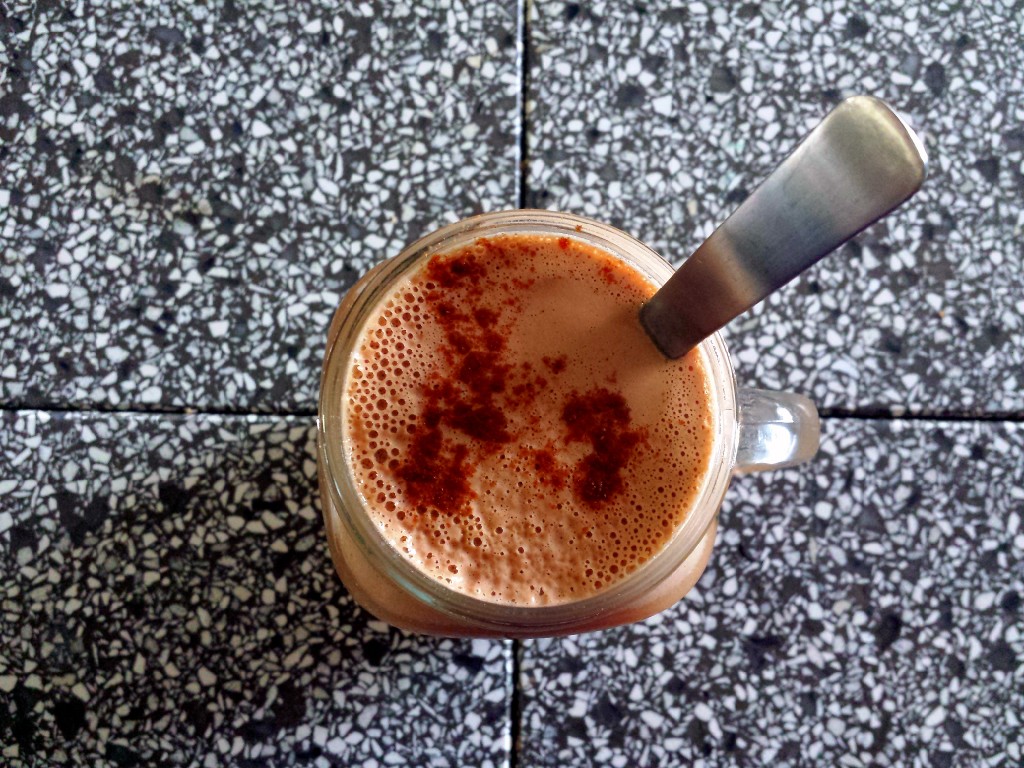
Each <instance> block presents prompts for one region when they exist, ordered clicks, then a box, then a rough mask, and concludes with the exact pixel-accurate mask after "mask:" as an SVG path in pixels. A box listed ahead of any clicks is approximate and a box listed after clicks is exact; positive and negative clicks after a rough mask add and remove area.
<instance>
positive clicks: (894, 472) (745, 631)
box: [519, 419, 1024, 768]
mask: <svg viewBox="0 0 1024 768" xmlns="http://www.w3.org/2000/svg"><path fill="white" fill-rule="evenodd" d="M1022 427H1024V425H1021V424H1004V423H994V422H993V423H981V424H978V423H965V422H937V423H924V422H906V421H870V420H867V421H865V420H845V419H843V420H829V421H827V422H826V423H825V429H824V435H823V441H822V447H821V453H820V456H819V458H818V459H817V460H816V461H815V462H814V463H812V464H810V465H807V466H805V467H804V468H803V469H800V470H787V471H785V472H782V473H777V474H764V475H748V476H746V477H743V478H740V479H738V480H737V481H736V482H735V483H734V485H733V487H732V488H731V489H730V491H729V495H728V497H727V501H726V504H725V507H724V508H723V511H722V515H721V526H720V528H719V534H718V542H717V547H716V550H715V552H714V554H713V555H712V559H711V563H710V565H709V568H708V570H707V571H706V573H705V575H704V576H703V578H702V579H701V581H700V582H699V583H698V586H697V588H696V590H695V591H694V592H692V593H691V594H690V595H689V596H688V597H687V598H686V599H685V600H683V601H682V602H681V603H679V604H678V605H676V606H675V607H673V608H672V609H670V610H669V611H667V612H665V613H663V614H662V615H661V616H659V617H655V618H654V619H651V620H648V621H647V622H644V623H641V624H638V625H634V626H632V627H627V628H620V629H617V630H613V631H608V632H603V633H596V634H591V635H581V636H576V637H570V638H566V639H559V640H546V641H532V642H529V643H527V644H525V646H524V653H523V659H522V677H521V683H522V686H523V708H522V709H523V723H522V734H521V741H522V754H521V757H520V761H519V765H521V766H524V768H525V767H526V766H540V765H551V766H556V765H557V766H565V765H592V764H602V765H613V766H634V765H704V766H732V765H744V766H746V765H786V766H790V765H793V766H795V765H837V766H869V765H893V766H896V765H900V766H918V765H920V766H934V765H938V766H952V765H956V766H982V765H1020V764H1021V761H1022V759H1024V736H1022V734H1024V727H1022V722H1024V698H1022V697H1021V690H1022V682H1024V616H1022V609H1021V593H1022V592H1024V527H1022V524H1021V522H1022V518H1024V490H1022V488H1024V465H1022V463H1021V459H1020V457H1021V455H1022V452H1024V428H1022Z"/></svg>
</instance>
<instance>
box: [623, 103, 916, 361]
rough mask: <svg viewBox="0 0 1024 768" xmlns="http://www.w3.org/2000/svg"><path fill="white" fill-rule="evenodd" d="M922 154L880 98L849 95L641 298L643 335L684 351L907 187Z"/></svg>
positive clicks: (912, 186)
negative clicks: (658, 285)
mask: <svg viewBox="0 0 1024 768" xmlns="http://www.w3.org/2000/svg"><path fill="white" fill-rule="evenodd" d="M927 162H928V156H927V154H926V153H925V149H924V145H923V144H922V142H921V140H920V139H919V138H918V137H917V136H916V135H915V134H914V131H913V130H911V128H910V126H908V125H907V124H906V123H905V122H903V120H902V119H901V118H900V117H899V116H898V115H897V114H896V113H895V112H894V111H893V110H892V109H890V108H889V107H888V106H887V105H886V104H885V103H884V102H882V101H880V100H879V99H876V98H873V97H871V96H854V97H852V98H849V99H846V100H845V101H843V102H842V103H840V104H839V106H837V107H836V108H835V109H833V110H832V111H831V112H830V113H829V114H828V115H827V116H826V117H825V119H824V120H822V121H821V123H819V124H818V126H817V127H816V128H815V129H814V130H813V131H811V133H810V135H808V136H807V138H806V139H804V141H803V142H802V143H801V144H800V145H799V146H798V147H797V148H796V150H794V152H793V153H792V154H791V155H790V156H789V157H787V158H786V159H785V160H784V161H783V162H782V165H780V166H779V167H778V168H776V169H775V171H774V173H772V175H771V176H769V177H768V178H767V179H765V181H764V182H763V183H762V184H761V186H759V187H758V188H757V189H756V190H754V193H753V194H752V195H750V197H748V198H747V199H746V200H745V201H743V203H742V204H741V205H740V207H739V208H737V209H736V210H735V211H734V212H733V214H732V215H731V216H730V217H729V218H728V219H726V221H725V223H724V224H722V225H721V226H720V227H719V228H718V229H716V230H715V231H714V232H712V233H711V236H710V237H709V238H708V239H707V240H705V241H704V243H703V244H702V245H701V246H700V248H698V249H697V250H696V251H694V253H693V255H692V256H690V258H689V259H687V260H686V261H685V262H684V263H683V265H682V266H681V267H680V268H679V269H677V270H676V272H675V274H674V275H672V277H671V278H670V279H669V281H668V282H667V283H665V285H663V286H662V287H661V288H660V289H659V290H658V292H657V293H656V294H655V295H654V296H653V297H652V298H651V300H650V301H648V302H647V303H646V304H645V305H644V306H643V308H642V309H641V310H640V320H641V322H642V323H643V326H644V328H645V329H646V330H647V334H648V335H649V336H650V337H651V339H652V340H653V341H654V343H655V344H657V345H658V348H659V349H660V350H661V351H662V352H663V353H664V354H665V356H666V357H669V358H677V357H682V356H683V355H685V354H686V353H687V352H689V351H690V350H691V349H693V348H694V347H695V346H697V344H699V343H700V342H701V341H702V340H703V339H705V338H707V337H708V336H710V335H711V334H712V333H714V332H715V331H717V330H718V329H719V328H721V327H722V326H723V325H725V324H726V323H728V322H729V321H730V320H732V319H733V318H734V317H736V316H737V315H740V314H742V313H743V312H746V311H747V310H748V309H750V308H751V307H752V306H754V305H755V304H757V303H758V302H759V301H761V299H763V298H764V297H766V296H767V295H768V294H770V293H772V292H773V291H776V290H777V289H779V288H781V287H782V286H783V285H785V284H786V283H788V282H789V281H790V280H792V279H793V278H794V277H796V276H797V275H799V274H800V273H801V272H803V271H804V270H805V269H807V268H808V267H809V266H811V265H812V264H814V263H815V262H817V261H818V260H819V259H821V258H822V257H823V256H825V255H826V254H828V253H829V252H831V251H833V250H834V249H836V248H838V247H839V246H840V245H842V244H843V243H845V242H846V241H847V240H849V239H850V238H851V237H853V236H854V235H856V234H857V233H858V232H860V231H861V230H862V229H864V228H865V227H867V226H868V225H869V224H872V223H873V222H875V221H877V220H878V219H880V218H881V217H882V216H884V215H885V214H887V213H889V211H891V210H893V209H894V208H895V207H896V206H898V205H899V204H900V203H902V202H903V201H905V200H906V199H907V198H909V197H910V196H911V195H913V194H914V193H915V192H916V191H917V190H918V189H920V187H921V183H922V182H923V181H924V177H925V167H926V165H927Z"/></svg>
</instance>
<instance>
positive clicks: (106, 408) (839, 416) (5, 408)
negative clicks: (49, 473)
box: [0, 403, 1024, 424]
mask: <svg viewBox="0 0 1024 768" xmlns="http://www.w3.org/2000/svg"><path fill="white" fill-rule="evenodd" d="M27 411H35V412H38V413H51V414H55V415H60V414H92V415H99V414H114V415H124V416H135V417H138V416H223V417H229V418H235V417H245V416H257V417H266V418H295V419H314V418H316V415H317V412H316V410H314V409H312V408H309V409H302V408H300V409H297V410H290V411H254V410H246V409H244V408H192V407H184V408H159V407H158V408H116V407H111V406H110V405H108V404H94V405H90V406H88V407H86V406H74V405H56V406H55V405H30V404H25V403H21V404H19V403H8V404H0V413H19V412H27ZM818 415H819V416H820V417H821V420H822V421H903V422H920V423H936V424H937V423H941V422H954V423H972V422H973V423H1004V424H1022V423H1024V413H999V412H997V413H981V414H979V413H964V412H962V411H961V412H956V411H950V412H946V411H932V412H924V413H900V414H897V413H895V412H893V411H890V410H887V409H884V408H864V409H856V408H819V409H818Z"/></svg>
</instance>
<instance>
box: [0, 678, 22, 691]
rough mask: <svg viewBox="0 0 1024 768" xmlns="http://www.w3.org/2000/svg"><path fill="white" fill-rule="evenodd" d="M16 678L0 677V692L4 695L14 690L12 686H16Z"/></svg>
mask: <svg viewBox="0 0 1024 768" xmlns="http://www.w3.org/2000/svg"><path fill="white" fill-rule="evenodd" d="M17 683H18V678H16V677H15V676H14V675H0V691H3V692H4V693H10V692H11V691H13V690H14V686H15V685H17Z"/></svg>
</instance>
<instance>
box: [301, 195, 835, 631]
mask: <svg viewBox="0 0 1024 768" xmlns="http://www.w3.org/2000/svg"><path fill="white" fill-rule="evenodd" d="M504 233H535V234H546V235H555V236H558V237H571V238H576V239H578V240H582V241H585V242H588V243H590V244H592V245H596V246H598V247H600V248H602V249H603V250H605V251H607V252H609V253H611V254H613V255H615V256H617V257H618V258H620V259H622V260H623V261H625V262H626V263H628V264H630V265H632V266H633V267H634V268H635V269H637V270H639V271H640V272H641V274H643V275H645V276H646V277H647V278H648V279H649V280H650V281H651V282H652V283H653V284H655V285H662V284H663V283H664V282H665V281H666V280H667V279H668V278H669V276H670V275H671V274H672V267H671V265H669V264H668V262H666V261H665V260H664V259H662V258H661V257H660V256H659V255H658V254H657V253H655V252H654V251H653V250H651V249H650V248H648V247H647V246H646V245H644V244H643V243H641V242H639V241H638V240H636V239H634V238H632V237H630V236H629V235H627V234H625V233H624V232H621V231H619V230H617V229H615V228H613V227H610V226H608V225H606V224H601V223H599V222H596V221H592V220H590V219H585V218H582V217H579V216H573V215H570V214H565V213H555V212H551V211H539V210H519V211H505V212H500V213H489V214H483V215H481V216H475V217H473V218H469V219H465V220H463V221H460V222H456V223H454V224H451V225H449V226H446V227H443V228H441V229H439V230H437V231H436V232H433V233H432V234H430V235H427V236H426V237H424V238H422V239H421V240H419V241H417V242H415V243H413V244H412V245H410V246H408V247H407V248H406V249H405V250H404V251H402V252H401V253H400V254H398V255H397V256H395V257H394V258H392V259H389V260H387V261H385V262H382V263H381V264H379V265H377V266H376V267H375V268H373V269H372V270H370V271H369V272H367V273H366V275H364V276H363V278H362V279H360V280H359V282H358V283H356V284H355V285H354V286H353V287H352V288H351V289H350V290H349V292H348V294H346V296H345V298H344V299H343V301H342V303H341V306H340V307H339V308H338V311H337V312H336V314H335V316H334V320H333V321H332V323H331V328H330V331H329V333H328V340H327V352H326V355H325V357H324V365H323V372H322V377H321V386H320V406H319V414H318V418H317V431H318V435H317V442H318V446H317V449H318V450H317V454H318V456H317V458H318V462H317V463H318V473H319V478H320V495H321V500H322V503H323V515H324V522H325V525H326V529H327V539H328V544H329V546H330V550H331V556H332V558H333V560H334V565H335V567H336V569H337V571H338V574H339V575H340V576H341V579H342V581H343V582H344V583H345V585H346V587H347V588H348V590H349V592H350V593H351V594H352V596H353V597H354V598H355V600H356V601H357V602H358V603H359V604H360V605H361V606H363V607H364V608H365V609H366V610H368V611H370V613H372V614H374V615H375V616H377V617H378V618H379V619H381V620H383V621H386V622H388V623H389V624H393V625H395V626H397V627H401V628H403V629H408V630H412V631H416V632H425V633H429V634H438V635H449V636H469V637H483V636H501V637H539V636H550V635H562V634H571V633H577V632H586V631H591V630H597V629H603V628H606V627H612V626H616V625H619V624H625V623H628V622H632V621H639V620H641V619H644V618H647V617H648V616H652V615H653V614H655V613H658V612H659V611H662V610H664V609H665V608H667V607H668V606H670V605H672V604H673V603H675V602H676V601H677V600H679V599H680V598H681V597H682V596H683V595H685V594H686V592H688V591H689V590H690V588H691V587H692V586H693V585H694V584H695V583H696V582H697V579H698V578H699V577H700V575H701V573H703V571H704V568H705V566H706V564H707V561H708V557H709V556H710V554H711V549H712V546H713V544H714V539H715V531H716V529H717V516H718V509H719V507H720V506H721V503H722V499H723V497H724V496H725V492H726V488H727V487H728V485H729V480H730V478H731V477H732V475H733V474H735V473H738V472H745V471H753V470H761V469H770V468H777V467H783V466H791V465H793V464H797V463H799V462H801V461H806V460H807V459H809V458H811V457H812V456H813V455H814V453H815V451H816V450H817V447H818V414H817V411H816V410H815V408H814V405H813V404H812V403H811V402H810V401H809V400H808V399H807V398H805V397H802V396H800V395H794V394H789V393H769V392H763V391H760V390H740V391H738V392H737V389H736V379H735V375H734V373H733V368H732V364H731V362H730V359H729V352H728V350H727V349H726V346H725V343H724V342H723V340H722V338H721V336H720V335H719V334H715V335H714V336H712V337H710V338H708V339H707V340H705V341H704V342H702V344H701V345H700V347H699V351H700V354H701V355H702V356H703V360H704V364H705V368H706V370H707V371H708V374H709V378H710V379H711V381H712V382H713V384H714V397H713V399H714V414H715V418H714V422H715V430H716V434H715V439H714V444H713V445H714V448H713V454H714V455H713V457H712V460H711V462H710V464H709V467H710V469H709V475H708V477H707V479H706V481H705V483H704V488H703V491H702V493H701V495H700V497H699V498H698V500H697V502H696V503H695V505H694V507H693V509H692V510H691V511H690V513H689V514H688V516H687V517H686V519H685V520H684V521H683V523H682V524H681V525H680V526H679V528H678V529H677V530H676V531H675V534H674V535H673V537H672V538H671V540H670V541H669V543H668V544H667V545H666V546H665V547H664V549H662V550H661V551H660V552H658V553H657V554H656V555H655V556H654V557H652V558H651V559H650V560H649V561H647V562H646V563H645V564H644V565H642V566H641V567H640V568H638V569H637V570H636V571H635V572H634V573H632V574H630V575H629V576H627V577H625V578H624V579H622V580H621V581H619V582H616V583H614V584H613V585H611V586H609V587H608V588H606V589H605V590H604V591H602V592H599V593H598V594H596V595H593V596H590V597H587V598H584V599H580V600H578V601H575V602H569V603H563V604H558V605H545V606H530V607H527V606H510V605H501V604H497V603H493V602H489V601H486V600H482V599H479V598H475V597H471V596H469V595H466V594H464V593H462V592H459V591H457V590H454V589H452V588H449V587H447V586H445V585H444V584H442V583H440V582H438V581H437V580H435V579H433V578H431V577H430V576H428V575H426V574H425V573H423V572H422V571H420V570H419V569H418V568H416V567H415V566H414V565H413V564H412V563H411V562H410V561H409V560H407V559H406V558H405V557H404V556H402V555H401V554H400V553H399V552H398V551H396V550H395V549H394V548H393V547H392V546H391V545H390V544H389V543H388V541H387V540H386V539H385V538H384V536H383V535H382V534H381V533H380V532H379V531H378V529H377V527H376V526H375V524H374V523H373V521H372V520H371V518H370V516H369V515H368V514H367V512H366V509H365V502H364V499H363V498H362V497H361V495H360V494H359V492H358V490H357V489H356V487H355V485H354V482H353V477H352V473H351V471H350V469H349V466H348V463H347V461H346V458H345V454H344V449H343V441H342V435H343V434H344V433H345V430H344V424H343V421H342V419H343V410H344V409H343V407H342V406H343V402H344V398H345V393H346V390H347V385H348V382H347V377H348V376H349V373H350V370H351V364H350V361H351V358H352V355H353V352H354V350H355V349H356V348H357V345H358V343H359V335H360V332H361V330H362V328H363V326H364V325H365V323H366V321H367V319H368V316H369V315H370V314H371V313H372V312H373V311H374V308H375V307H376V306H377V304H378V303H379V302H380V300H381V299H383V298H384V297H386V296H388V295H389V294H390V292H391V291H392V290H393V286H394V284H395V283H396V282H397V281H399V280H401V279H403V278H404V277H405V276H406V275H408V274H410V273H413V272H415V271H416V270H418V269H420V268H421V266H422V265H423V264H424V263H425V262H426V260H428V259H430V258H431V256H433V255H434V254H437V253H446V252H449V251H452V250H455V249H458V248H460V247H461V246H463V245H467V244H469V243H471V242H473V241H474V240H476V239H477V238H479V237H487V236H493V235H498V234H504Z"/></svg>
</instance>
